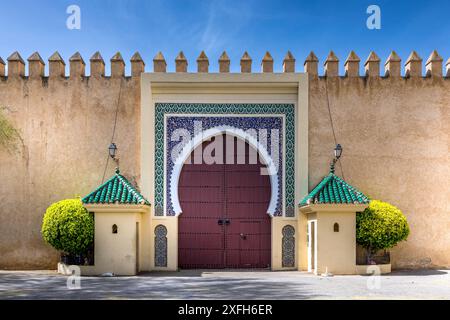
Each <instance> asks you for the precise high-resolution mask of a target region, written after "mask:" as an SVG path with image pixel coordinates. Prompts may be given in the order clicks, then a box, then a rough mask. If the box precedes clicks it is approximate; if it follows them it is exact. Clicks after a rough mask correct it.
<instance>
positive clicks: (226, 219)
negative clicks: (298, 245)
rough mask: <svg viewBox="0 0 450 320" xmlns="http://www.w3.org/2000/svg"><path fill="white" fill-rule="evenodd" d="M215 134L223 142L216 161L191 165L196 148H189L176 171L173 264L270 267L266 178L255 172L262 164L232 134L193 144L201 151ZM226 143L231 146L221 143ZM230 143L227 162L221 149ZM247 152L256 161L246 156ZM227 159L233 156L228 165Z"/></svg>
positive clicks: (268, 190) (206, 266)
mask: <svg viewBox="0 0 450 320" xmlns="http://www.w3.org/2000/svg"><path fill="white" fill-rule="evenodd" d="M217 139H222V142H223V143H222V147H223V154H222V155H221V156H220V158H222V161H218V162H219V163H214V164H207V163H205V160H204V159H202V161H201V164H191V163H190V162H191V160H192V163H194V159H195V156H194V154H199V153H200V152H199V150H195V151H194V152H193V153H192V155H191V157H190V159H188V161H187V162H186V163H185V165H184V166H183V169H182V172H181V175H180V179H179V185H178V197H179V200H180V205H181V209H182V214H181V215H180V217H179V236H178V264H179V267H180V268H183V269H199V268H211V269H220V268H267V267H270V260H271V218H270V216H269V214H267V209H268V206H269V202H270V198H271V184H270V177H269V176H267V175H261V168H263V167H265V166H264V164H262V162H261V160H260V158H259V155H258V154H257V152H256V151H255V150H253V149H251V147H250V146H249V145H248V144H247V143H245V147H244V148H240V147H239V143H241V146H242V145H243V142H242V141H239V142H238V140H237V139H238V138H236V137H232V138H230V137H228V138H226V136H225V135H221V136H218V137H215V138H212V140H211V141H206V142H204V143H203V144H202V145H201V146H199V147H198V148H201V149H200V150H205V148H206V147H207V146H208V145H209V144H210V143H213V142H215V141H216V140H217ZM229 143H233V146H231V147H230V146H228V148H227V144H229ZM216 145H217V144H216ZM230 148H233V149H232V150H234V152H233V154H232V155H231V158H230V155H228V161H227V154H226V151H227V150H231V149H230ZM196 152H197V153H196ZM213 155H215V154H214V153H213ZM253 156H255V158H256V163H254V162H255V161H251V160H252V159H254V157H253ZM216 159H217V157H216ZM230 159H233V160H234V161H232V164H229V163H230ZM220 162H221V163H220ZM252 163H254V164H252Z"/></svg>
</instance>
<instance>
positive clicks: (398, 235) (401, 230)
mask: <svg viewBox="0 0 450 320" xmlns="http://www.w3.org/2000/svg"><path fill="white" fill-rule="evenodd" d="M408 235H409V226H408V221H407V220H406V217H405V216H404V215H403V213H402V212H401V211H400V210H399V209H398V208H397V207H394V206H393V205H391V204H389V203H386V202H382V201H378V200H373V201H371V202H370V204H369V207H368V208H367V209H366V210H364V212H362V213H359V214H357V215H356V242H357V243H358V244H359V245H361V246H363V247H364V248H366V249H367V250H368V253H369V254H373V253H375V252H377V251H378V250H382V249H390V248H392V247H394V246H395V245H396V244H397V243H399V242H400V241H404V240H406V239H407V238H408Z"/></svg>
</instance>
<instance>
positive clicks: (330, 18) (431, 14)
mask: <svg viewBox="0 0 450 320" xmlns="http://www.w3.org/2000/svg"><path fill="white" fill-rule="evenodd" d="M72 4H75V5H78V6H79V7H80V8H81V30H68V29H67V28H66V20H67V18H68V14H67V13H66V9H67V7H68V6H69V5H72ZM371 4H376V5H379V6H380V8H381V29H380V30H369V29H368V28H367V27H366V20H367V17H368V16H369V15H368V14H367V13H366V9H367V7H368V6H369V5H371ZM0 6H1V13H2V27H1V28H0V38H1V39H2V40H1V41H0V56H1V57H3V59H4V60H6V58H7V57H8V56H9V55H10V54H11V53H12V52H13V51H15V50H19V52H20V53H21V54H22V57H23V58H24V59H26V58H28V56H29V55H31V53H33V52H34V51H39V53H40V54H41V56H42V57H43V58H44V60H47V59H48V57H49V56H50V55H51V54H52V53H53V52H54V51H55V50H58V51H59V52H60V53H61V55H62V56H63V58H64V59H65V60H66V61H67V60H68V59H69V57H70V56H71V55H72V54H73V53H74V52H76V51H80V53H81V54H82V56H83V57H84V58H85V61H87V60H88V59H89V57H90V56H91V55H92V54H93V53H94V52H95V51H97V50H99V51H100V52H101V54H102V55H103V58H104V59H105V60H109V59H110V58H111V57H112V56H113V55H114V53H115V52H116V51H120V52H121V53H122V55H123V56H124V58H125V59H126V60H129V58H130V57H131V55H132V54H133V53H134V52H135V51H139V52H140V53H141V55H142V57H143V58H144V60H145V61H146V63H147V67H146V68H147V70H148V71H150V70H152V62H151V61H152V59H153V57H154V55H155V54H156V53H157V52H158V51H162V52H163V54H164V56H165V57H166V60H167V62H168V69H169V71H173V70H174V61H173V60H174V59H175V56H176V55H177V53H178V52H179V51H180V50H183V51H184V53H185V55H186V56H187V58H188V60H189V62H190V64H189V70H190V71H195V69H196V63H195V60H196V58H197V56H198V55H199V53H200V51H201V50H205V51H206V54H207V55H208V57H209V58H210V61H211V67H210V70H211V71H212V72H214V71H217V70H218V65H217V64H218V63H217V59H218V57H219V56H220V54H221V53H222V51H223V50H226V51H227V52H228V55H229V56H230V58H231V69H232V71H238V70H239V59H240V57H241V56H242V54H243V52H244V51H245V50H247V51H248V52H249V54H250V56H251V57H252V58H253V60H254V63H253V69H254V71H256V70H260V60H261V58H262V57H263V56H264V53H265V51H266V50H268V51H270V53H271V54H272V56H273V57H274V59H275V71H281V70H282V69H281V68H282V66H281V64H282V59H283V57H284V55H285V54H286V51H287V50H291V52H292V53H293V54H294V56H295V57H296V58H297V70H299V71H302V70H303V61H304V59H305V57H306V56H307V55H308V53H309V51H311V50H313V51H314V52H315V53H316V55H317V56H318V57H319V59H320V60H321V64H322V62H323V60H324V59H325V58H326V56H327V54H328V52H329V51H330V50H334V51H335V53H336V54H337V55H338V57H339V58H340V59H341V66H343V62H344V60H345V58H346V57H347V55H348V53H349V52H350V50H355V51H356V53H357V54H358V55H359V56H360V58H361V59H362V60H363V61H364V60H365V59H366V57H367V56H368V54H369V52H370V51H371V50H375V52H376V53H377V54H378V55H379V56H380V58H381V59H382V61H383V62H384V60H385V59H386V57H387V56H388V55H389V52H390V51H391V50H396V51H397V53H398V54H399V55H400V56H401V57H402V59H403V60H405V59H406V58H407V56H408V55H409V53H410V52H411V50H416V51H417V52H418V53H419V55H420V56H421V57H422V58H423V59H424V62H425V60H426V59H427V57H428V56H429V54H430V53H431V51H432V50H434V49H437V50H438V52H439V53H440V54H441V56H442V57H443V58H444V61H446V60H447V59H448V58H449V57H450V18H449V17H450V16H449V12H450V1H448V0H442V1H438V0H436V1H425V0H415V1H413V0H409V1H405V0H370V1H367V0H345V1H343V0H340V1H331V0H316V1H312V0H309V1H300V0H297V1H295V0H290V1H287V0H286V1H280V0H278V1H268V0H240V1H235V0H223V1H222V0H184V1H173V0H147V1H144V0H80V1H77V0H68V1H66V0H34V1H32V0H15V1H2V4H1V5H0ZM107 65H109V63H107ZM321 68H322V67H321ZM107 69H109V68H107ZM342 69H343V67H341V71H342ZM128 70H129V63H128V64H127V73H128V72H129V71H128ZM320 72H321V71H320Z"/></svg>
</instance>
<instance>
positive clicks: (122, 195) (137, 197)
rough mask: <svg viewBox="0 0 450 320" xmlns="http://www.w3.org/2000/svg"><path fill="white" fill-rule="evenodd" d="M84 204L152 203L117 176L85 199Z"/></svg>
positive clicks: (120, 176)
mask: <svg viewBox="0 0 450 320" xmlns="http://www.w3.org/2000/svg"><path fill="white" fill-rule="evenodd" d="M81 201H83V203H84V204H113V203H118V204H146V205H150V203H149V202H148V201H147V200H146V199H145V198H144V197H143V196H142V195H141V194H140V193H139V191H137V190H136V188H135V187H134V186H133V185H132V184H131V183H130V182H129V181H128V180H127V179H126V178H125V177H124V176H122V175H121V174H120V171H119V169H117V170H116V174H115V175H114V176H113V177H111V179H109V180H108V181H106V182H105V183H103V184H102V185H101V186H100V187H98V188H97V189H95V190H94V191H93V192H91V193H90V194H88V195H87V196H86V197H84V198H83V199H82V200H81Z"/></svg>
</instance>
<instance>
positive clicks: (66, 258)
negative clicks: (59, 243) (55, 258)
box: [60, 254, 70, 265]
mask: <svg viewBox="0 0 450 320" xmlns="http://www.w3.org/2000/svg"><path fill="white" fill-rule="evenodd" d="M60 261H61V263H63V264H65V265H69V264H70V258H69V256H67V255H65V254H61V259H60Z"/></svg>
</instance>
